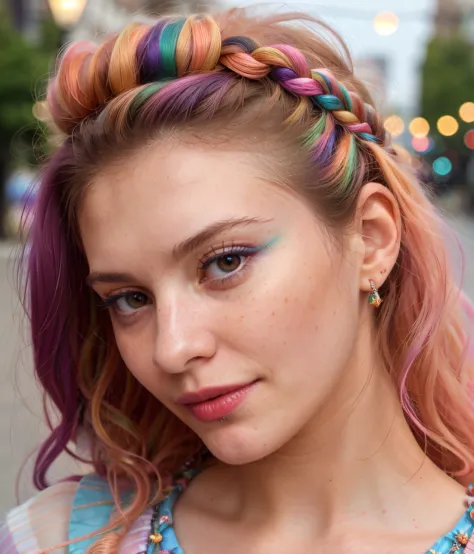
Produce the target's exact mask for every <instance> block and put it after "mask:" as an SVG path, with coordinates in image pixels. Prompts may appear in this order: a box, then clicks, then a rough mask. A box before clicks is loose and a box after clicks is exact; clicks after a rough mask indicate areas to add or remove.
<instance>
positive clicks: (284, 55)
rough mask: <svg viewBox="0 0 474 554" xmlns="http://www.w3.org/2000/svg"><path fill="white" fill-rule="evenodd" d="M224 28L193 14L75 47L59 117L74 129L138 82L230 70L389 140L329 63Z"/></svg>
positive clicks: (55, 91)
mask: <svg viewBox="0 0 474 554" xmlns="http://www.w3.org/2000/svg"><path fill="white" fill-rule="evenodd" d="M221 35H222V33H221V31H220V29H219V26H218V24H217V22H216V21H215V20H214V19H213V18H212V17H210V16H209V15H203V16H200V15H193V16H190V17H188V18H179V19H176V18H170V17H168V18H163V19H161V20H159V21H158V22H157V23H156V24H155V25H154V26H152V27H150V26H148V25H143V24H138V23H133V24H131V25H129V27H127V28H126V29H125V30H124V31H123V32H122V33H121V34H120V35H119V36H117V37H114V38H112V39H111V40H109V41H108V42H106V43H105V44H104V45H102V46H101V47H99V48H98V49H96V50H94V48H93V47H92V45H90V44H87V43H79V44H78V45H76V46H73V47H72V48H71V49H70V50H69V51H68V52H66V54H65V56H64V58H63V60H62V63H61V65H60V69H59V72H58V75H57V78H56V80H55V84H53V85H52V86H51V88H50V91H49V92H50V94H49V97H48V101H49V104H50V108H51V111H52V113H53V115H54V116H55V123H56V124H57V125H58V126H59V128H60V129H62V130H63V131H65V132H66V133H70V132H71V131H72V129H74V127H75V126H76V125H77V124H78V123H81V122H82V121H83V120H84V119H86V118H88V117H89V116H91V115H93V114H95V113H96V112H97V111H98V110H99V111H100V110H101V109H103V108H104V107H106V106H107V103H108V102H109V101H110V100H112V99H113V98H115V97H118V96H120V95H121V94H123V93H126V92H128V91H131V90H133V89H135V90H136V92H137V94H138V93H139V92H140V91H141V90H142V87H141V85H145V84H149V83H160V84H159V86H156V87H152V88H150V89H149V91H153V90H154V91H156V92H157V91H159V90H161V89H162V88H163V85H165V84H167V83H168V82H169V81H170V80H173V79H177V78H183V77H186V76H191V75H194V74H196V73H200V74H201V73H205V72H212V73H215V72H220V71H226V70H227V71H230V72H232V73H233V74H234V75H236V76H239V77H242V78H244V79H249V80H252V81H258V80H262V79H265V78H269V79H271V80H273V81H274V82H275V83H277V84H278V85H279V86H280V87H281V88H282V89H284V90H285V91H287V92H288V93H290V94H292V95H293V96H296V97H300V98H308V99H309V101H310V104H305V103H300V105H299V106H300V108H301V106H302V105H303V106H305V105H309V106H312V108H313V110H316V111H319V112H324V113H330V114H331V115H332V117H333V118H334V121H335V123H336V125H338V126H340V127H342V128H345V129H346V130H347V131H349V132H350V133H352V134H354V135H355V136H356V137H357V138H359V139H362V140H365V141H370V142H377V143H383V142H384V141H385V129H384V127H383V125H382V122H381V120H380V118H379V117H378V116H377V114H376V112H375V110H374V109H373V108H372V106H371V105H370V104H368V103H364V102H363V101H362V100H361V99H360V97H359V96H358V95H357V94H356V93H355V92H352V91H351V92H349V91H348V90H347V88H346V87H345V86H344V85H343V84H342V83H340V82H338V80H337V79H336V78H335V76H334V75H333V74H332V73H331V71H329V70H328V69H324V68H322V69H314V70H311V69H310V68H309V66H308V63H307V60H306V58H305V56H304V54H303V53H302V52H301V51H300V50H299V49H298V48H296V47H294V46H290V45H288V44H275V45H273V46H261V45H259V44H258V43H257V42H256V41H254V40H253V39H252V38H249V37H246V36H231V37H228V38H225V39H224V40H222V38H221ZM65 76H67V79H66V78H65ZM84 91H88V93H87V94H85V92H84ZM141 97H142V98H143V95H141ZM135 108H136V103H135ZM135 108H134V109H135ZM290 119H291V118H290Z"/></svg>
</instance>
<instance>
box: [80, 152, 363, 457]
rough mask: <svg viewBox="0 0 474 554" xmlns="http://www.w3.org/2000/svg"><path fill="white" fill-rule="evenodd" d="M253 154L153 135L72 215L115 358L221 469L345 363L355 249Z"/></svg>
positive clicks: (264, 446) (288, 419)
mask: <svg viewBox="0 0 474 554" xmlns="http://www.w3.org/2000/svg"><path fill="white" fill-rule="evenodd" d="M253 163H255V164H256V163H257V160H256V159H255V160H253V159H252V157H251V156H250V155H249V154H245V153H242V152H237V151H219V152H217V151H214V152H213V151H210V150H206V149H204V148H198V147H197V146H194V147H192V146H189V145H188V146H184V145H180V144H176V143H173V144H166V143H163V142H162V143H160V144H158V145H155V146H154V147H153V148H148V149H147V150H144V151H142V152H140V153H139V154H137V155H134V157H133V158H129V159H128V160H126V161H124V162H122V163H121V164H120V166H117V167H115V168H113V169H109V170H107V171H105V170H104V172H103V173H102V174H101V175H100V176H99V177H98V178H97V179H96V180H95V181H94V183H92V185H91V186H90V187H89V188H88V189H87V193H86V195H85V198H84V201H83V204H82V206H81V212H80V218H79V223H80V232H81V235H82V239H83V243H84V247H85V251H86V255H87V259H88V262H89V267H90V275H89V279H88V281H89V284H90V285H91V286H92V287H93V289H94V290H95V291H96V293H97V295H98V296H99V297H100V299H101V300H102V302H103V304H104V305H105V306H108V309H109V310H110V316H111V319H112V323H113V328H114V333H115V338H116V341H117V345H118V348H119V350H120V353H121V355H122V358H123V360H124V361H125V364H126V365H127V367H128V368H129V370H130V371H131V372H132V373H133V374H134V375H135V377H136V378H137V379H138V380H139V381H140V383H142V384H143V386H144V387H146V388H147V389H148V390H149V391H150V392H151V393H152V394H153V395H154V396H155V397H156V398H157V399H158V400H159V401H160V402H162V403H163V404H164V405H165V406H166V407H167V408H168V409H169V410H170V411H171V412H173V413H174V414H176V416H178V417H179V418H180V419H181V420H182V421H183V422H185V423H186V424H187V425H188V426H189V427H190V428H191V429H193V430H194V431H195V432H196V433H197V434H198V435H199V436H200V437H201V438H202V440H203V441H204V443H205V444H206V445H207V447H208V448H209V449H210V450H211V452H212V453H213V454H214V455H215V456H216V457H218V458H219V459H221V460H223V461H224V462H227V463H230V464H240V463H247V462H251V461H255V460H257V459H260V458H262V457H264V456H267V455H269V454H271V453H273V452H275V451H276V450H278V449H280V448H281V447H283V446H284V445H285V444H286V443H288V441H290V440H291V439H292V438H293V437H295V436H297V435H298V434H299V433H301V432H303V430H304V429H305V428H307V426H308V425H310V424H311V422H314V420H315V418H316V416H317V413H318V412H319V411H320V410H321V409H322V408H323V407H324V406H325V405H327V404H328V403H329V402H331V398H332V396H333V394H334V391H336V390H337V388H338V387H339V386H340V384H341V383H342V381H343V379H344V376H345V374H346V373H347V371H348V367H349V365H350V359H351V354H352V352H353V349H354V345H355V343H356V341H357V335H358V324H359V315H360V314H359V311H360V290H359V266H360V263H361V262H360V259H361V255H360V249H358V248H357V245H356V247H354V248H344V249H341V247H340V246H336V245H335V244H334V242H333V241H331V240H330V239H329V238H328V235H327V233H326V232H325V230H324V226H323V224H322V223H320V222H318V221H317V219H316V218H315V216H314V213H313V212H312V210H311V209H310V208H309V207H308V205H307V204H306V203H305V202H304V201H303V200H302V199H301V198H299V197H298V196H297V195H296V194H295V193H293V192H291V191H290V190H284V189H283V188H281V187H278V186H277V185H274V184H271V183H269V182H266V181H264V180H262V178H261V177H258V175H259V172H258V171H257V170H256V166H255V168H254V167H253ZM352 246H354V245H352Z"/></svg>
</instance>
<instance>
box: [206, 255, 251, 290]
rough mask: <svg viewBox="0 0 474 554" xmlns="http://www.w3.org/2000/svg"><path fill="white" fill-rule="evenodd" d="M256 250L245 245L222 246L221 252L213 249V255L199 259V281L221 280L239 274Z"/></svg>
mask: <svg viewBox="0 0 474 554" xmlns="http://www.w3.org/2000/svg"><path fill="white" fill-rule="evenodd" d="M257 251H258V250H257V249H256V248H251V247H247V246H237V247H235V246H232V247H231V246H228V247H224V248H222V252H221V253H219V252H218V251H214V255H213V256H210V257H208V258H207V259H205V260H202V261H201V267H200V268H199V273H200V282H201V283H204V282H206V281H216V282H223V281H226V280H228V279H230V278H231V277H234V276H236V275H237V274H240V272H241V271H242V270H243V269H244V267H245V266H246V265H247V263H248V262H249V261H250V258H251V257H252V256H254V255H255V254H256V253H257Z"/></svg>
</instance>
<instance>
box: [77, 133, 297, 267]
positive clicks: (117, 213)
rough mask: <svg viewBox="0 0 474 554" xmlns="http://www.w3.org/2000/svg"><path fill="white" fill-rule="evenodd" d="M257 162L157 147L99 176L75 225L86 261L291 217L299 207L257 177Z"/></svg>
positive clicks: (248, 156)
mask: <svg viewBox="0 0 474 554" xmlns="http://www.w3.org/2000/svg"><path fill="white" fill-rule="evenodd" d="M261 173H262V172H261V171H259V169H258V159H257V158H256V157H255V158H253V157H252V155H251V154H248V153H245V152H239V151H229V150H223V151H216V150H211V149H205V148H200V147H194V146H189V145H182V144H178V145H177V144H176V143H174V144H166V143H158V144H156V145H154V146H153V147H150V148H147V149H144V150H142V151H141V152H139V153H137V154H134V155H133V156H131V157H130V158H129V159H126V160H122V161H121V162H120V164H118V165H116V166H115V167H113V168H105V169H104V171H103V172H101V174H99V175H98V177H97V178H96V179H95V180H94V182H93V183H92V184H91V186H90V187H89V188H88V189H87V192H86V194H85V196H84V198H83V202H82V205H81V209H80V212H79V224H80V232H81V235H82V239H83V242H84V245H85V249H86V253H87V255H88V257H89V255H90V254H91V253H93V252H97V251H98V250H99V249H100V250H101V251H102V254H103V251H104V250H107V252H108V253H109V254H112V253H114V252H117V251H119V252H121V253H123V252H124V251H125V250H133V249H136V247H137V243H138V244H140V248H141V249H143V250H144V249H146V248H149V247H151V246H152V245H153V246H154V247H155V249H156V248H157V247H159V248H160V249H166V250H168V249H172V247H173V246H174V245H175V244H176V243H178V242H181V241H183V240H185V239H186V238H188V237H189V236H192V235H193V234H195V233H196V232H199V231H200V230H201V229H202V228H203V227H205V226H207V225H209V224H212V223H213V222H215V221H219V220H223V219H232V218H238V217H262V218H266V219H281V220H285V219H288V218H291V217H298V216H297V215H296V214H295V211H296V212H298V211H300V210H301V209H303V206H302V201H300V200H299V199H297V197H296V196H295V194H294V193H293V192H290V190H285V189H283V188H282V187H281V186H278V185H275V184H271V183H270V182H268V181H265V179H264V178H263V177H262V175H261Z"/></svg>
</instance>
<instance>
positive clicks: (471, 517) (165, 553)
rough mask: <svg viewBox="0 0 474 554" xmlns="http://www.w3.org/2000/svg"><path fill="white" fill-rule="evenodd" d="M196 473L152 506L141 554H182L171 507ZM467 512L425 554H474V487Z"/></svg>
mask: <svg viewBox="0 0 474 554" xmlns="http://www.w3.org/2000/svg"><path fill="white" fill-rule="evenodd" d="M198 473H199V471H196V470H190V469H188V470H185V471H183V472H182V474H181V476H180V478H179V479H177V480H176V481H175V483H174V485H173V487H171V489H170V493H169V495H168V496H167V497H166V498H165V500H164V501H163V502H160V503H159V504H157V505H156V506H155V507H154V510H153V517H152V520H151V533H150V535H149V537H148V546H147V550H146V551H145V552H141V553H140V554H157V553H161V554H184V552H183V549H182V548H181V547H180V546H179V543H178V540H177V538H176V534H175V532H174V528H173V508H174V505H175V504H176V501H177V500H178V498H179V497H180V495H181V494H182V493H183V491H184V490H185V489H186V487H187V485H188V483H189V482H190V481H191V479H192V478H193V477H195V476H196V475H197V474H198ZM467 494H468V499H467V504H468V509H467V510H466V512H465V513H464V515H463V516H462V518H461V519H460V520H459V521H458V523H457V525H456V526H455V528H454V529H452V530H451V531H450V532H449V533H447V534H446V535H445V536H444V537H442V538H441V539H440V540H439V541H438V542H437V543H436V544H435V545H433V547H432V548H431V549H430V550H427V551H426V552H425V554H474V509H473V507H472V506H471V504H473V503H474V485H469V487H468V489H467Z"/></svg>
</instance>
